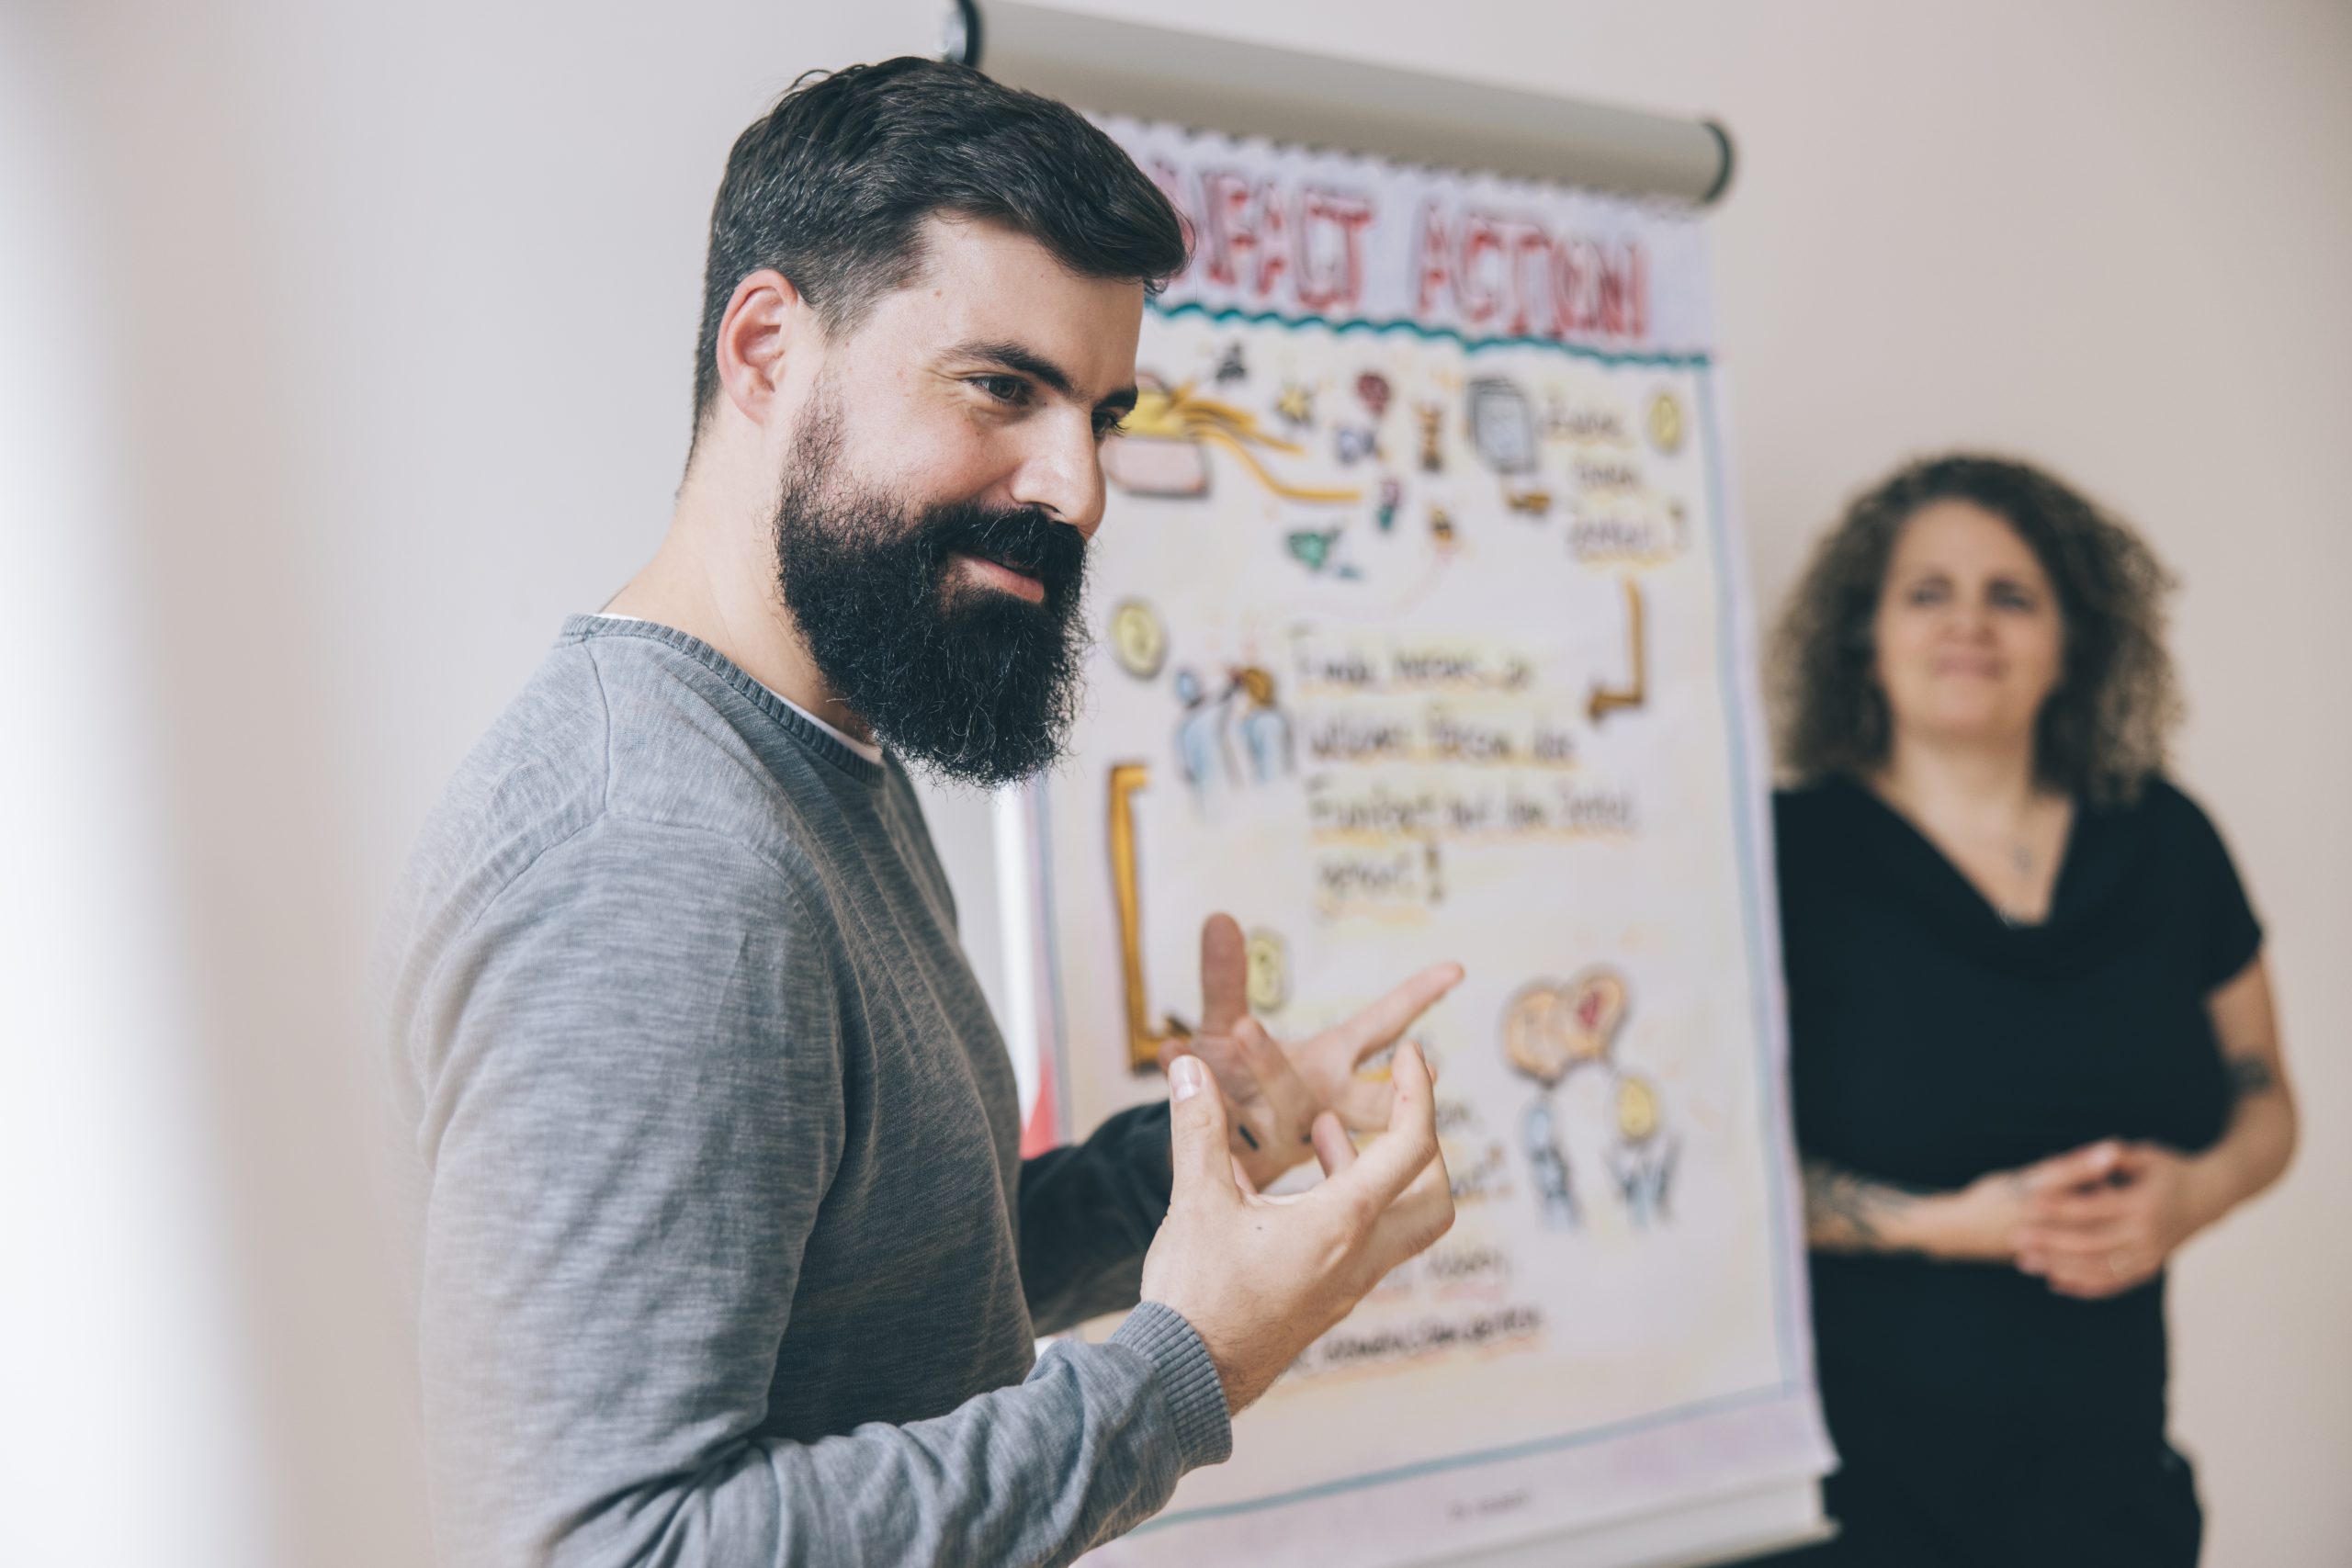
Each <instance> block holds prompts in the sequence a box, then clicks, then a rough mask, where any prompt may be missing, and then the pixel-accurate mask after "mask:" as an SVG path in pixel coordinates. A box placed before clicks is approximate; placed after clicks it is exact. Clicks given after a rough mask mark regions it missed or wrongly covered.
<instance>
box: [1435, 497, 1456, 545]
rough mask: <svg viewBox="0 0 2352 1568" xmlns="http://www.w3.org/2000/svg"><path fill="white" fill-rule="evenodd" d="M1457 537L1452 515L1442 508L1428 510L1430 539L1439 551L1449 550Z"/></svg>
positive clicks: (1436, 507)
mask: <svg viewBox="0 0 2352 1568" xmlns="http://www.w3.org/2000/svg"><path fill="white" fill-rule="evenodd" d="M1458 537H1459V534H1458V533H1457V531H1456V530H1455V528H1454V526H1453V514H1452V513H1449V512H1447V511H1446V509H1445V508H1444V507H1442V506H1432V507H1430V540H1431V542H1433V543H1434V544H1435V545H1436V546H1437V547H1438V548H1439V549H1440V550H1451V549H1452V548H1453V546H1454V543H1455V541H1456V540H1457V538H1458Z"/></svg>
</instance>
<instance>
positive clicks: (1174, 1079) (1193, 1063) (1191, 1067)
mask: <svg viewBox="0 0 2352 1568" xmlns="http://www.w3.org/2000/svg"><path fill="white" fill-rule="evenodd" d="M1200 1092H1201V1059H1200V1058H1199V1057H1198V1056H1179V1057H1177V1058H1176V1060H1175V1062H1174V1063H1173V1064H1172V1065H1171V1066H1170V1067H1169V1069H1168V1096H1169V1098H1170V1100H1175V1101H1176V1102H1177V1103H1178V1104H1180V1105H1181V1104H1182V1103H1183V1102H1184V1101H1185V1100H1190V1099H1192V1098H1193V1096H1194V1095H1196V1094H1198V1093H1200Z"/></svg>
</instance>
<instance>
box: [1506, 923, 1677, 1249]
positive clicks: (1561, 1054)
mask: <svg viewBox="0 0 2352 1568" xmlns="http://www.w3.org/2000/svg"><path fill="white" fill-rule="evenodd" d="M1628 1004H1629V993H1628V992H1627V990H1626V987H1625V981H1624V978H1623V976H1620V975H1619V974H1618V973H1617V972H1616V971H1615V970H1613V969H1609V968H1605V967H1602V968H1593V969H1588V970H1586V971H1585V972H1584V973H1583V974H1581V975H1579V976H1577V977H1576V978H1575V979H1573V980H1571V981H1569V982H1567V983H1566V985H1561V984H1558V983H1555V982H1554V981H1550V980H1537V981H1533V982H1532V983H1531V984H1528V985H1526V986H1522V987H1520V988H1519V990H1518V991H1517V992H1515V993H1513V995H1512V996H1511V998H1510V1001H1508V1002H1507V1003H1505V1004H1504V1008H1503V1016H1502V1026H1501V1034H1502V1047H1503V1060H1504V1061H1505V1062H1507V1063H1509V1064H1510V1067H1511V1070H1512V1071H1514V1072H1516V1073H1519V1074H1520V1075H1521V1076H1522V1077H1526V1078H1529V1079H1531V1080H1532V1081H1533V1083H1534V1084H1535V1086H1536V1089H1537V1093H1536V1096H1535V1098H1534V1099H1533V1100H1531V1101H1530V1102H1529V1104H1528V1107H1527V1110H1526V1111H1525V1112H1524V1114H1523V1115H1522V1116H1521V1121H1520V1134H1521V1152H1522V1153H1523V1154H1524V1155H1525V1156H1526V1158H1527V1167H1528V1171H1529V1175H1530V1177H1531V1178H1532V1182H1533V1185H1534V1190H1535V1194H1536V1200H1537V1203H1538V1206H1539V1207H1540V1209H1541V1211H1542V1213H1543V1215H1544V1223H1545V1224H1548V1225H1552V1226H1554V1227H1555V1228H1559V1229H1575V1228H1577V1226H1578V1225H1579V1224H1582V1219H1583V1215H1582V1210H1581V1208H1580V1206H1579V1204H1578V1201H1577V1192H1576V1184H1575V1176H1574V1167H1573V1165H1572V1163H1571V1161H1570V1159H1569V1140H1568V1137H1567V1132H1566V1128H1565V1126H1564V1125H1563V1118H1562V1113H1561V1106H1560V1103H1559V1096H1558V1094H1557V1093H1556V1092H1555V1091H1556V1090H1557V1089H1559V1088H1560V1086H1561V1085H1562V1084H1563V1083H1565V1082H1566V1081H1567V1079H1568V1078H1569V1077H1571V1076H1572V1075H1574V1074H1576V1073H1577V1072H1580V1071H1582V1070H1584V1069H1587V1068H1592V1069H1596V1070H1598V1071H1600V1072H1601V1073H1603V1074H1605V1075H1607V1081H1608V1083H1609V1091H1608V1094H1607V1096H1606V1107H1605V1113H1606V1115H1607V1118H1608V1125H1607V1127H1606V1128H1605V1129H1604V1142H1603V1145H1602V1154H1601V1162H1602V1164H1603V1166H1604V1167H1605V1168H1607V1169H1608V1171H1609V1173H1610V1176H1611V1179H1612V1180H1613V1181H1614V1182H1615V1183H1616V1187H1617V1195H1618V1198H1619V1200H1620V1201H1622V1202H1623V1204H1624V1206H1625V1213H1626V1215H1627V1217H1628V1219H1629V1220H1631V1221H1632V1223H1633V1224H1634V1226H1635V1227H1636V1228H1647V1227H1649V1226H1651V1225H1653V1224H1657V1223H1659V1222H1661V1221H1663V1220H1665V1219H1666V1218H1668V1209H1667V1199H1668V1190H1669V1188H1670V1186H1671V1184H1672V1181H1673V1178H1674V1165H1675V1158H1676V1156H1677V1155H1678V1154H1679V1148H1680V1145H1679V1142H1678V1140H1676V1139H1674V1138H1673V1137H1671V1136H1669V1135H1668V1134H1666V1133H1665V1131H1664V1125H1663V1123H1664V1113H1663V1109H1662V1107H1661V1106H1660V1104H1659V1101H1658V1094H1657V1089H1656V1088H1655V1087H1654V1086H1653V1085H1652V1084H1651V1083H1650V1081H1649V1080H1648V1079H1647V1078H1645V1077H1642V1076H1641V1075H1639V1074H1637V1073H1632V1072H1628V1071H1626V1070H1625V1069H1623V1067H1621V1066H1619V1065H1618V1062H1617V1058H1616V1043H1617V1036H1618V1033H1619V1032H1621V1031H1622V1030H1623V1028H1624V1024H1625V1014H1626V1011H1627V1008H1628Z"/></svg>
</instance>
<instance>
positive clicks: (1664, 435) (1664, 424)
mask: <svg viewBox="0 0 2352 1568" xmlns="http://www.w3.org/2000/svg"><path fill="white" fill-rule="evenodd" d="M1645 428H1646V429H1647V430H1648V431H1649V437H1650V445H1651V446H1655V447H1657V449H1658V450H1659V451H1660V452H1661V453H1664V454H1665V455H1666V456H1668V457H1672V456H1673V455H1674V454H1675V453H1676V452H1679V451H1680V450H1681V448H1682V405H1681V403H1680V402H1679V401H1677V400H1676V399H1675V396H1674V394H1673V393H1672V392H1660V393H1659V394H1658V395H1657V397H1655V398H1652V399H1651V400H1650V413H1649V418H1648V420H1647V421H1646V422H1645Z"/></svg>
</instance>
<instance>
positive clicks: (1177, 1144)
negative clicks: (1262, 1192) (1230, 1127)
mask: <svg viewBox="0 0 2352 1568" xmlns="http://www.w3.org/2000/svg"><path fill="white" fill-rule="evenodd" d="M1168 1131H1169V1138H1170V1147H1169V1165H1170V1174H1171V1175H1172V1176H1173V1177H1174V1179H1175V1190H1176V1191H1178V1192H1185V1191H1191V1192H1194V1193H1197V1194H1201V1195H1206V1194H1209V1193H1212V1192H1214V1193H1216V1194H1218V1195H1220V1196H1222V1195H1225V1194H1227V1193H1231V1192H1234V1191H1236V1190H1237V1189H1236V1188H1235V1187H1234V1185H1233V1155H1232V1152H1231V1151H1230V1150H1228V1149H1227V1147H1226V1144H1225V1139H1226V1132H1225V1101H1224V1100H1223V1099H1222V1098H1221V1097H1220V1096H1219V1095H1218V1094H1217V1089H1216V1079H1215V1078H1213V1077H1210V1076H1209V1070H1208V1068H1207V1066H1205V1065H1204V1064H1203V1063H1202V1061H1201V1059H1200V1058H1199V1057H1198V1056H1195V1055H1192V1054H1191V1053H1190V1052H1187V1053H1185V1054H1184V1055H1181V1056H1178V1057H1177V1058H1175V1059H1174V1060H1173V1061H1171V1062H1170V1063H1169V1064H1168Z"/></svg>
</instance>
